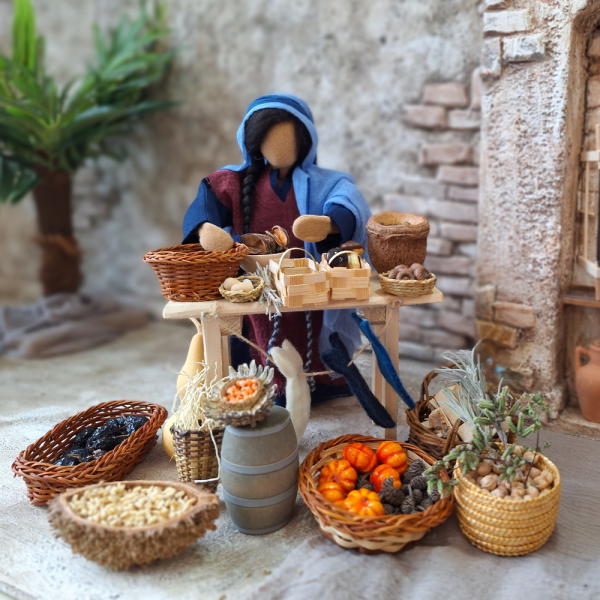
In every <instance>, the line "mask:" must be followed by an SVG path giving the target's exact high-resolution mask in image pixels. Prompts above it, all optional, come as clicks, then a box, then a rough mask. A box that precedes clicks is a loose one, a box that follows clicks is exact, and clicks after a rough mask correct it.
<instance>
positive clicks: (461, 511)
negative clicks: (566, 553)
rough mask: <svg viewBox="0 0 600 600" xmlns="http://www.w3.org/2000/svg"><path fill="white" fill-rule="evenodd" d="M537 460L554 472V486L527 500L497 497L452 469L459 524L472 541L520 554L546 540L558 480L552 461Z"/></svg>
mask: <svg viewBox="0 0 600 600" xmlns="http://www.w3.org/2000/svg"><path fill="white" fill-rule="evenodd" d="M538 461H539V462H538V463H536V464H538V465H539V466H540V468H542V469H548V470H549V471H551V472H552V474H553V475H554V487H553V488H552V489H551V490H550V491H549V492H548V493H547V494H544V495H542V496H538V497H537V498H528V499H527V500H507V499H506V498H496V497H494V496H492V495H491V494H490V493H489V492H486V491H485V490H482V489H481V488H480V487H479V486H477V485H475V484H474V483H471V482H470V481H468V480H467V479H465V478H464V477H463V476H462V475H461V473H460V469H458V468H456V469H455V470H454V476H455V477H456V478H457V479H458V485H457V486H456V487H455V488H454V493H455V495H456V514H457V516H458V523H459V525H460V528H461V529H462V532H463V533H464V534H465V535H466V536H467V539H468V540H469V541H470V542H471V544H473V545H474V546H477V548H480V549H481V550H484V551H485V552H490V553H491V554H497V555H500V556H519V555H522V554H529V553H530V552H533V551H534V550H537V549H538V548H540V547H542V546H543V545H544V544H545V543H546V541H547V540H548V538H549V537H550V535H551V534H552V532H553V531H554V526H555V524H556V517H557V515H558V508H559V505H560V489H561V483H560V473H559V472H558V469H557V468H556V465H554V463H552V462H551V461H549V460H548V459H547V458H546V457H545V456H541V455H540V456H539V457H538ZM540 463H541V464H540Z"/></svg>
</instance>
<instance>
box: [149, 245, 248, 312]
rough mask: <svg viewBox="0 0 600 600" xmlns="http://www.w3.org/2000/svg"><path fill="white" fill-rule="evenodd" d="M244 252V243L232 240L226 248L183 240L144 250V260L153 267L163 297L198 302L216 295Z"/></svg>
mask: <svg viewBox="0 0 600 600" xmlns="http://www.w3.org/2000/svg"><path fill="white" fill-rule="evenodd" d="M248 252H249V250H248V248H247V247H246V246H244V244H235V245H234V247H233V248H231V250H228V251H227V252H206V251H205V250H203V249H202V246H201V245H200V244H185V245H183V246H172V247H170V248H162V249H161V250H155V251H153V252H148V253H147V254H146V255H145V256H144V262H147V263H149V264H150V266H151V267H152V268H153V269H154V272H155V273H156V276H157V277H158V280H159V281H160V285H161V288H162V295H163V296H164V297H165V298H167V300H173V301H174V302H199V301H201V300H217V299H218V298H220V295H219V286H220V285H221V283H223V282H224V281H225V280H226V279H227V278H228V277H236V276H237V274H238V270H239V268H240V264H241V262H242V259H243V258H244V257H245V256H246V255H247V254H248Z"/></svg>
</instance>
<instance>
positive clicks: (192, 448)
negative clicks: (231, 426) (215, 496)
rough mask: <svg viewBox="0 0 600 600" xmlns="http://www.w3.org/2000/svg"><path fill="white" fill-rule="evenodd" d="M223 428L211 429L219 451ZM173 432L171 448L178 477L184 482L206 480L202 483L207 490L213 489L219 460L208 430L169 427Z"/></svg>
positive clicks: (217, 474) (216, 482)
mask: <svg viewBox="0 0 600 600" xmlns="http://www.w3.org/2000/svg"><path fill="white" fill-rule="evenodd" d="M224 431H225V429H224V428H214V429H213V430H212V432H213V436H214V438H215V442H216V443H217V449H218V452H219V454H220V453H221V444H222V443H223V432H224ZM171 433H172V434H173V448H174V450H175V465H176V467H177V474H178V475H179V479H180V480H181V481H184V482H190V481H192V482H194V481H204V480H207V479H215V480H216V481H207V482H206V483H202V485H203V486H204V487H206V488H207V489H208V490H211V491H213V492H214V491H215V490H216V489H217V485H218V484H219V481H218V480H217V478H218V477H219V460H218V458H217V453H216V451H215V445H214V443H213V440H212V438H211V436H210V433H209V432H208V431H201V430H199V429H196V430H193V431H190V430H187V431H182V430H180V429H176V428H175V427H171Z"/></svg>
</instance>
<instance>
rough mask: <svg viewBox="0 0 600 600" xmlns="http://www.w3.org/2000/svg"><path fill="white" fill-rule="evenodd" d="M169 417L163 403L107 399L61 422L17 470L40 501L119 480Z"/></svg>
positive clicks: (22, 457) (30, 450)
mask: <svg viewBox="0 0 600 600" xmlns="http://www.w3.org/2000/svg"><path fill="white" fill-rule="evenodd" d="M166 418H167V410H166V409H165V408H164V407H162V406H160V405H158V404H150V403H148V402H139V401H135V400H115V401H113V402H103V403H102V404H98V405H96V406H92V407H91V408H88V409H87V410H85V411H83V412H80V413H78V414H76V415H74V416H73V417H69V418H68V419H66V420H65V421H63V422H62V423H59V424H58V425H56V426H55V427H54V428H53V429H52V430H50V431H49V432H48V433H46V434H45V435H43V436H42V437H41V438H40V439H39V440H37V442H34V443H33V444H31V445H30V446H29V447H28V448H27V449H26V450H23V452H21V453H20V454H19V456H18V457H17V459H16V460H15V462H14V463H13V465H12V470H13V472H14V473H15V475H19V476H21V477H23V479H24V480H25V484H26V486H27V495H28V497H29V501H30V502H31V504H35V505H45V504H46V503H47V502H48V500H50V499H51V498H53V497H54V496H56V495H58V494H60V493H62V492H64V491H65V490H68V489H70V488H76V487H82V486H84V485H89V484H91V483H98V482H100V481H118V480H119V479H123V477H125V475H127V474H129V473H131V471H133V469H134V468H135V466H136V465H137V464H138V463H139V462H140V461H141V460H142V459H143V458H144V456H146V454H148V452H149V451H150V450H151V449H152V447H153V446H154V444H156V440H157V435H156V434H157V431H158V430H159V429H160V427H161V426H162V424H163V423H164V422H165V420H166Z"/></svg>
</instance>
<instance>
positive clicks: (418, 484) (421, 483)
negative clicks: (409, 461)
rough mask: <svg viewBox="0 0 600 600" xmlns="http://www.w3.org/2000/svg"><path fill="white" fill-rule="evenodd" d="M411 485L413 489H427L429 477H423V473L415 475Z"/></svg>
mask: <svg viewBox="0 0 600 600" xmlns="http://www.w3.org/2000/svg"><path fill="white" fill-rule="evenodd" d="M410 487H411V488H412V489H413V490H426V489H427V479H425V477H423V475H417V476H416V477H413V478H412V480H411V482H410Z"/></svg>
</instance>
